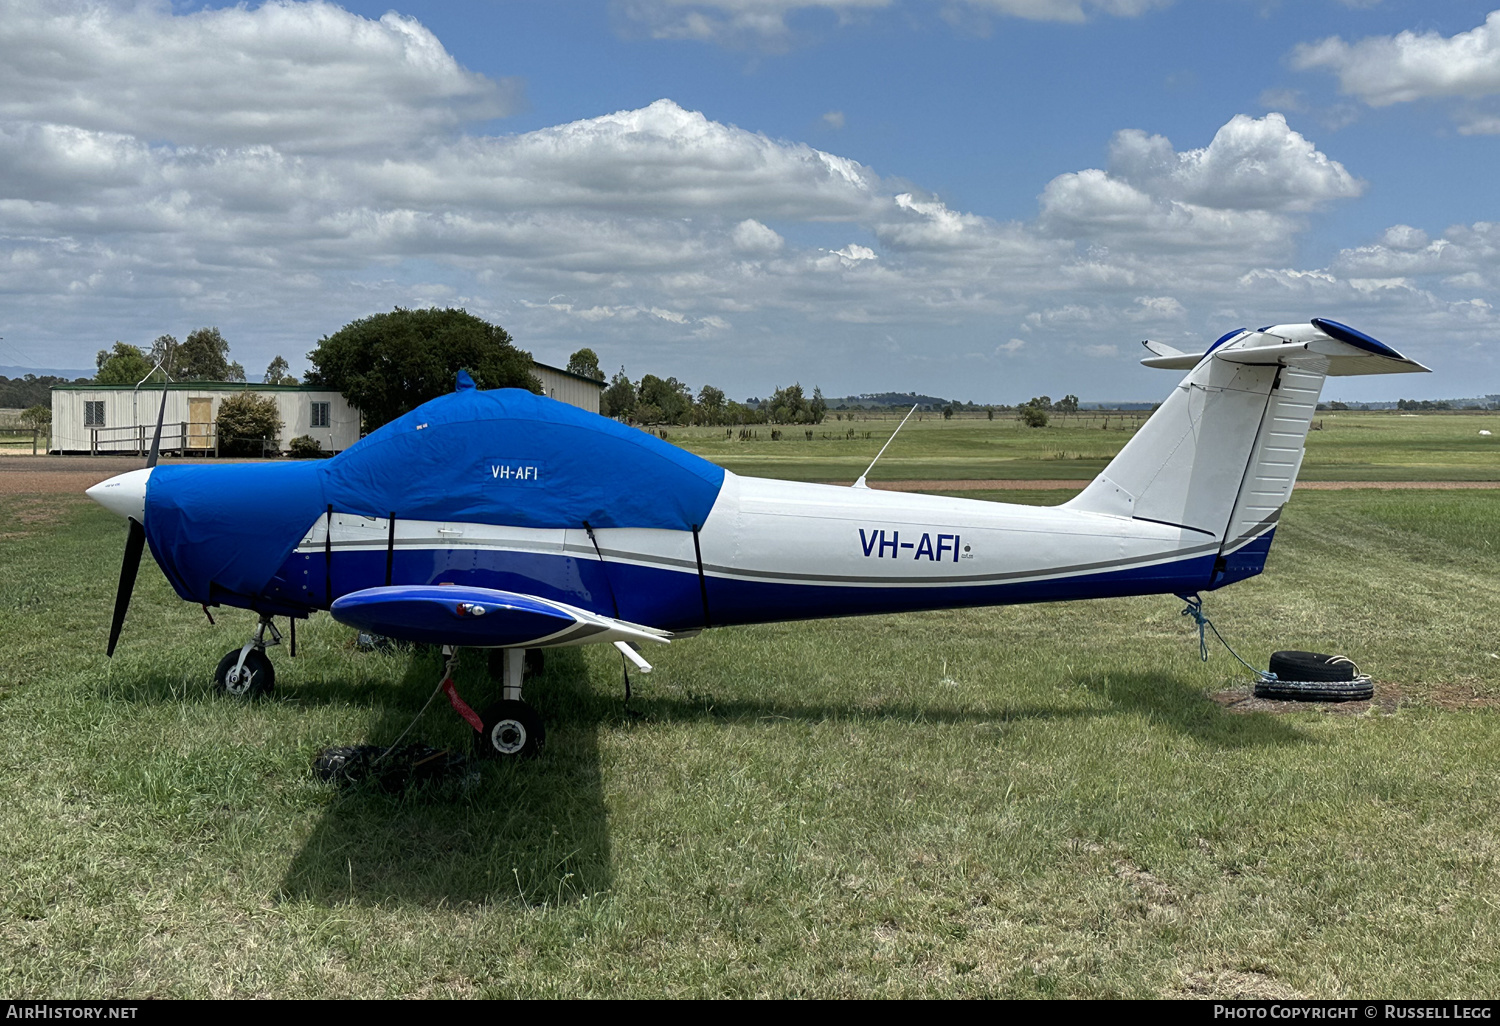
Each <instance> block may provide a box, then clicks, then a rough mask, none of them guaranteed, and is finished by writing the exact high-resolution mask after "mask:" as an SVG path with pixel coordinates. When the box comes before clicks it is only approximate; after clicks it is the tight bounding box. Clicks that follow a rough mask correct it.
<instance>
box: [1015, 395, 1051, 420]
mask: <svg viewBox="0 0 1500 1026" xmlns="http://www.w3.org/2000/svg"><path fill="white" fill-rule="evenodd" d="M1050 409H1052V400H1051V399H1050V398H1048V397H1047V396H1045V395H1043V396H1037V397H1036V398H1033V399H1028V400H1027V401H1026V402H1024V403H1022V404H1021V405H1020V406H1017V407H1016V416H1017V417H1019V418H1020V419H1021V423H1023V424H1025V425H1026V426H1027V427H1034V428H1044V427H1046V426H1047V420H1048V417H1047V411H1048V410H1050Z"/></svg>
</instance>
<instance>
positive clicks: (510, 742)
mask: <svg viewBox="0 0 1500 1026" xmlns="http://www.w3.org/2000/svg"><path fill="white" fill-rule="evenodd" d="M479 719H480V720H481V721H482V722H483V723H484V729H483V730H481V731H479V732H478V733H477V734H475V735H474V751H475V754H477V755H478V756H479V757H480V758H481V759H532V758H535V757H536V756H537V755H539V754H541V751H542V745H543V743H544V742H545V741H546V740H547V729H546V728H545V727H544V726H543V725H542V718H541V717H540V716H538V715H537V714H536V710H535V709H533V708H532V707H531V706H529V705H527V704H526V703H525V702H516V701H510V700H507V701H501V702H496V703H495V704H494V705H490V706H487V707H486V708H485V710H484V711H483V712H482V713H480V714H479Z"/></svg>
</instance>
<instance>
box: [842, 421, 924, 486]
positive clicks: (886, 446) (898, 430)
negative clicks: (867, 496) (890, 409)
mask: <svg viewBox="0 0 1500 1026" xmlns="http://www.w3.org/2000/svg"><path fill="white" fill-rule="evenodd" d="M916 412H917V404H916V403H912V404H911V409H909V410H907V411H906V416H904V417H902V418H901V423H899V424H897V425H896V430H895V431H892V432H891V437H889V438H887V439H886V440H885V444H884V445H882V446H881V447H880V451H879V452H877V453H876V454H875V458H874V459H873V460H871V461H870V465H869V466H868V467H866V468H865V472H864V473H863V474H861V475H859V480H858V481H856V482H854V487H855V488H868V487H870V486H869V485H867V484H865V478H867V477H869V476H870V471H872V470H874V469H875V464H877V463H879V462H880V457H882V456H884V455H885V451H886V450H887V449H889V448H890V447H891V443H892V442H894V441H895V440H896V436H897V435H898V434H900V433H901V429H902V428H904V427H906V422H907V421H909V420H911V415H912V414H913V413H916Z"/></svg>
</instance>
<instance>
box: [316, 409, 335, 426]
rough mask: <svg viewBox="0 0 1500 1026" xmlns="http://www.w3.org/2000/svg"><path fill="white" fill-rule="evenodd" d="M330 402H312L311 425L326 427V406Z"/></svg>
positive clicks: (327, 419)
mask: <svg viewBox="0 0 1500 1026" xmlns="http://www.w3.org/2000/svg"><path fill="white" fill-rule="evenodd" d="M332 405H333V404H332V403H313V404H312V426H313V427H322V428H326V427H327V426H328V424H329V417H328V412H329V411H328V408H329V407H330V406H332Z"/></svg>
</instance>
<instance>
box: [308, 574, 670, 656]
mask: <svg viewBox="0 0 1500 1026" xmlns="http://www.w3.org/2000/svg"><path fill="white" fill-rule="evenodd" d="M331 612H332V613H333V618H334V619H335V620H337V621H339V622H340V623H344V624H348V625H349V626H350V627H357V628H359V629H360V630H363V631H370V632H372V633H374V634H383V635H385V636H386V637H388V638H397V639H399V640H401V641H416V642H422V643H425V644H429V645H463V646H472V647H476V648H521V647H526V648H553V647H559V646H563V645H589V644H593V643H595V642H601V641H602V642H616V641H620V642H640V641H652V642H657V643H659V644H666V643H667V642H668V641H669V640H670V638H671V634H670V633H669V632H668V631H662V630H657V629H656V628H654V627H643V626H641V625H640V624H634V623H627V622H625V621H624V620H616V619H613V618H611V617H608V616H600V615H599V614H598V613H591V612H589V611H588V610H587V609H580V608H578V607H577V606H570V605H568V604H567V603H566V602H554V601H553V600H551V599H543V598H538V597H536V596H535V595H523V594H521V593H519V592H514V591H499V590H496V589H494V588H476V587H472V586H470V585H466V584H460V585H455V584H439V585H431V584H428V585H398V586H395V587H387V588H366V589H365V590H363V591H355V592H350V593H349V594H348V595H345V596H343V597H341V598H339V599H338V600H337V601H335V602H334V603H333V608H332V610H331Z"/></svg>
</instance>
